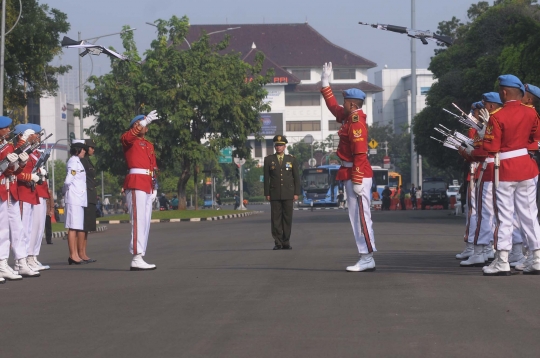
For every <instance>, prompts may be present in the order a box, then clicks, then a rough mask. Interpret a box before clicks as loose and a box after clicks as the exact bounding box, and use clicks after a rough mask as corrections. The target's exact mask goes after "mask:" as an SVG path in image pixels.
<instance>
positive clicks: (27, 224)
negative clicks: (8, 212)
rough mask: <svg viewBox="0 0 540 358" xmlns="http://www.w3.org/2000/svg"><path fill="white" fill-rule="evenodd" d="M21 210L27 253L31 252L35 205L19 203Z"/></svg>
mask: <svg viewBox="0 0 540 358" xmlns="http://www.w3.org/2000/svg"><path fill="white" fill-rule="evenodd" d="M19 204H20V208H21V220H22V226H23V229H24V244H25V245H26V253H27V254H29V252H30V238H31V237H32V222H33V218H34V205H32V204H29V203H25V202H23V201H19Z"/></svg>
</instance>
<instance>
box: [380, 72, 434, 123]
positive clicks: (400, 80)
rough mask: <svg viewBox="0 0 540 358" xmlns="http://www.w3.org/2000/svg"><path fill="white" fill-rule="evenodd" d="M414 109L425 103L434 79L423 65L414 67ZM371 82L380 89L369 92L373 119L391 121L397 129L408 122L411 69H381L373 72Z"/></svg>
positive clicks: (420, 107) (409, 117) (383, 121)
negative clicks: (370, 93)
mask: <svg viewBox="0 0 540 358" xmlns="http://www.w3.org/2000/svg"><path fill="white" fill-rule="evenodd" d="M416 79H417V82H416V89H417V96H416V112H417V113H418V112H420V111H421V110H422V109H424V107H426V95H427V93H428V91H429V89H430V88H431V86H432V85H433V83H434V82H436V80H435V79H433V73H431V71H428V70H427V69H417V70H416ZM375 85H377V86H379V87H381V88H382V89H383V91H382V92H377V93H375V94H374V96H373V123H376V124H379V125H381V126H384V125H388V124H390V125H392V126H393V127H394V132H396V133H401V131H402V128H403V126H405V125H410V124H411V109H410V108H411V86H412V83H411V70H410V69H387V68H385V69H383V70H380V71H377V72H375Z"/></svg>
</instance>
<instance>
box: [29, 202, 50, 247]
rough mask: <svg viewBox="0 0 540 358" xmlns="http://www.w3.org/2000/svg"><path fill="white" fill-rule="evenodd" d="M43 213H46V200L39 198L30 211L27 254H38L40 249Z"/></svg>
mask: <svg viewBox="0 0 540 358" xmlns="http://www.w3.org/2000/svg"><path fill="white" fill-rule="evenodd" d="M45 215H47V202H46V200H45V199H43V198H39V204H38V205H34V212H33V213H32V216H33V219H32V228H31V231H30V240H29V242H28V255H34V256H38V255H39V252H40V250H41V240H42V239H43V232H44V230H45Z"/></svg>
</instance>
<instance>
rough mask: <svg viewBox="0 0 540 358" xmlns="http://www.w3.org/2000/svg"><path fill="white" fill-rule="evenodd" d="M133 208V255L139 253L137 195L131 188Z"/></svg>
mask: <svg viewBox="0 0 540 358" xmlns="http://www.w3.org/2000/svg"><path fill="white" fill-rule="evenodd" d="M131 210H132V212H133V255H137V195H135V190H133V189H132V190H131Z"/></svg>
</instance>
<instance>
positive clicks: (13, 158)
mask: <svg viewBox="0 0 540 358" xmlns="http://www.w3.org/2000/svg"><path fill="white" fill-rule="evenodd" d="M7 160H9V162H10V163H15V162H16V161H17V160H19V156H18V155H17V154H15V153H10V154H8V155H7Z"/></svg>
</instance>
